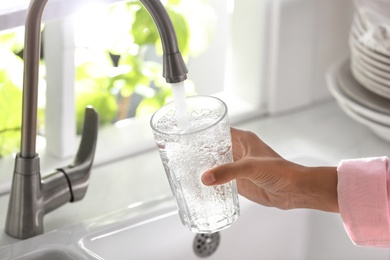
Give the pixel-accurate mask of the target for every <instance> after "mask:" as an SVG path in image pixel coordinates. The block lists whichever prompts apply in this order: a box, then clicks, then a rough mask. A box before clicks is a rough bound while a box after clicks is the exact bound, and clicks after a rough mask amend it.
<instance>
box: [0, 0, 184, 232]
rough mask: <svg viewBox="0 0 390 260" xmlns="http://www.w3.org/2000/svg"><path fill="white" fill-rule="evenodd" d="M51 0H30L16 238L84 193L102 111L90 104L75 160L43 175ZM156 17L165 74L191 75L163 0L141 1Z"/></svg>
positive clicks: (12, 221)
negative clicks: (46, 17)
mask: <svg viewBox="0 0 390 260" xmlns="http://www.w3.org/2000/svg"><path fill="white" fill-rule="evenodd" d="M47 2H48V0H31V2H30V5H29V8H28V10H27V16H26V21H25V49H24V74H23V109H22V135H21V146H20V153H19V154H18V155H17V157H16V160H15V170H14V174H13V180H12V189H11V194H10V200H9V205H8V213H7V220H6V227H5V231H6V233H7V234H9V235H10V236H12V237H15V238H21V239H25V238H29V237H32V236H36V235H39V234H42V233H43V216H44V215H45V214H46V213H48V212H50V211H52V210H54V209H56V208H58V207H59V206H61V205H63V204H65V203H66V202H73V201H77V200H80V199H82V198H83V197H84V195H85V193H86V190H87V187H88V179H89V175H90V169H91V166H92V163H93V159H94V154H95V148H96V140H97V128H98V115H97V113H96V111H95V110H94V109H93V108H87V109H86V112H85V123H84V130H83V134H82V139H81V143H80V146H79V150H78V152H77V155H76V158H75V160H74V163H73V164H72V165H70V166H67V167H63V168H59V169H57V170H55V171H54V172H53V173H51V174H48V175H46V176H45V177H44V178H41V174H40V164H39V156H38V154H37V153H36V135H37V114H38V113H37V110H38V105H37V103H38V78H39V77H38V75H39V59H40V42H41V22H42V15H43V12H44V9H45V6H46V4H47ZM140 2H141V3H142V4H143V5H144V6H145V7H146V9H147V10H148V12H149V13H150V15H151V16H152V18H153V21H154V22H155V24H156V26H157V29H158V31H159V34H160V37H161V41H162V45H163V52H164V55H163V76H164V77H165V79H166V81H167V82H168V83H177V82H181V81H184V80H185V79H186V78H187V73H188V70H187V68H186V66H185V63H184V61H183V58H182V56H181V54H180V51H179V48H178V43H177V38H176V33H175V30H174V27H173V25H172V22H171V19H170V18H169V15H168V13H167V12H166V10H165V8H164V6H163V5H162V4H161V2H160V0H140Z"/></svg>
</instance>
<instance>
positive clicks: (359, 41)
mask: <svg viewBox="0 0 390 260" xmlns="http://www.w3.org/2000/svg"><path fill="white" fill-rule="evenodd" d="M389 8H390V6H389ZM389 28H390V25H389ZM389 28H387V27H386V26H383V27H378V28H373V27H372V25H370V24H369V21H368V20H367V19H365V17H364V16H363V15H362V13H356V15H355V19H354V22H353V24H352V27H351V33H350V38H349V44H350V49H351V69H352V73H353V75H354V77H355V78H356V80H357V81H359V82H360V83H361V84H362V86H364V87H365V88H367V89H368V90H370V91H372V92H374V93H376V94H378V95H380V96H383V97H386V98H389V99H390V44H389V46H387V45H386V44H387V42H386V40H387V38H388V41H389V42H390V29H389ZM378 33H379V34H381V35H379V36H377V35H375V34H378ZM380 37H382V38H383V39H380ZM376 40H377V42H375V41H376ZM387 48H388V49H387Z"/></svg>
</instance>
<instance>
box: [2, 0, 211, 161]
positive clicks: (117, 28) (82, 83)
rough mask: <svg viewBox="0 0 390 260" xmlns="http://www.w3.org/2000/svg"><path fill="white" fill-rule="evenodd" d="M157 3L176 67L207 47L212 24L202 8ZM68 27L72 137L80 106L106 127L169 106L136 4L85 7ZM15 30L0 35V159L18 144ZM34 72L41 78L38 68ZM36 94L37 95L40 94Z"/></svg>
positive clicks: (152, 36) (151, 37)
mask: <svg viewBox="0 0 390 260" xmlns="http://www.w3.org/2000/svg"><path fill="white" fill-rule="evenodd" d="M163 3H164V5H165V8H166V9H167V12H168V13H169V15H170V17H171V19H172V22H173V24H174V27H175V30H176V35H177V38H178V43H179V48H180V51H181V53H182V55H183V57H184V59H185V60H188V59H189V58H190V57H191V56H196V55H198V54H199V53H201V52H202V51H203V50H204V49H205V48H206V46H207V44H208V42H209V41H210V38H211V37H210V36H211V31H212V25H213V23H214V19H215V17H214V14H213V12H212V9H211V7H210V6H209V5H208V3H207V0H198V1H184V0H183V1H182V0H166V1H165V2H164V1H163ZM199 14H202V15H199ZM74 19H75V24H76V25H77V26H75V40H76V46H77V47H76V52H75V66H76V82H75V91H76V116H77V132H78V133H80V132H81V129H82V121H83V116H84V109H85V107H86V106H87V105H92V106H93V107H94V108H95V109H96V110H97V111H98V112H99V116H100V124H101V125H106V124H111V123H113V122H116V121H118V120H122V119H125V118H128V117H132V116H141V115H145V114H151V113H152V112H154V111H155V110H157V109H158V108H159V107H161V106H162V105H163V104H164V103H166V102H167V101H169V100H170V99H171V96H172V92H171V88H170V87H169V86H168V84H166V83H165V80H164V79H163V78H162V62H161V61H162V59H161V55H162V46H161V40H160V37H159V34H158V31H157V28H156V26H155V24H154V22H153V20H152V18H151V17H150V15H149V13H148V12H147V11H146V9H145V8H144V7H143V6H142V4H141V3H140V2H139V1H138V0H130V1H127V2H120V3H118V4H115V5H111V6H110V7H109V8H107V6H104V5H101V6H100V5H97V6H90V7H88V9H87V10H86V11H80V12H79V13H78V14H76V15H75V17H74ZM21 29H22V30H15V31H13V32H8V33H2V34H1V35H0V57H1V59H0V157H2V156H4V155H6V154H9V153H11V152H12V151H16V150H17V149H18V147H19V143H20V128H21V110H22V105H21V102H22V101H21V100H22V90H21V89H22V75H23V61H22V59H21V58H20V56H21V53H22V51H23V34H24V30H23V28H21ZM40 71H41V72H43V73H44V67H42V66H41V70H40ZM187 82H188V80H187ZM41 85H42V86H41ZM187 85H188V86H189V89H188V90H187V92H193V89H191V88H190V87H191V84H190V83H189V84H187ZM40 88H45V82H44V80H41V81H40ZM39 94H40V95H44V90H40V92H39ZM43 99H44V98H43ZM134 100H138V101H137V102H136V103H134ZM43 107H44V104H41V106H40V108H39V115H38V123H39V127H41V126H42V122H43V121H44V120H43V118H44V112H43Z"/></svg>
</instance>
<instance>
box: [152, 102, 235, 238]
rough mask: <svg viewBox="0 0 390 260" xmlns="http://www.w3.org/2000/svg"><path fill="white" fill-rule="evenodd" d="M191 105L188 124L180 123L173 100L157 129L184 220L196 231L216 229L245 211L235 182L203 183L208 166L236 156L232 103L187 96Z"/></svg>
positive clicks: (160, 112) (157, 121)
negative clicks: (202, 178)
mask: <svg viewBox="0 0 390 260" xmlns="http://www.w3.org/2000/svg"><path fill="white" fill-rule="evenodd" d="M186 103H187V109H186V110H187V112H188V113H187V118H186V121H187V123H186V124H184V125H183V123H181V126H180V127H179V126H178V120H177V118H176V117H177V114H178V113H177V111H176V109H175V104H174V103H173V102H171V103H168V104H166V105H165V106H163V107H161V108H160V109H159V110H158V111H157V112H155V114H154V115H153V116H152V118H151V127H152V130H153V134H154V139H155V141H156V144H157V147H158V149H159V152H160V157H161V160H162V164H163V166H164V169H165V173H166V175H167V177H168V181H169V184H170V187H171V190H172V193H173V195H174V197H175V199H176V204H177V208H178V211H179V215H180V218H181V221H182V223H183V224H184V225H185V226H187V227H188V228H189V229H190V230H191V231H193V232H197V233H213V232H216V231H219V230H222V229H224V228H227V227H229V226H230V225H231V224H232V223H233V222H234V221H235V220H236V219H237V218H238V216H239V214H240V208H239V203H238V196H237V188H236V182H235V181H234V180H233V181H230V182H229V183H226V184H223V185H217V186H205V185H204V184H203V183H202V181H201V175H202V174H203V173H204V172H205V171H206V170H208V169H210V168H213V167H215V166H218V165H221V164H224V163H229V162H232V160H233V156H232V143H231V134H230V124H229V118H228V111H227V106H226V104H225V103H224V102H223V101H222V100H220V99H218V98H215V97H211V96H191V97H187V98H186ZM182 112H183V111H181V113H179V114H183V113H182ZM182 119H183V118H182ZM179 121H180V119H179ZM181 121H182V120H181Z"/></svg>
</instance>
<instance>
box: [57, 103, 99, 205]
mask: <svg viewBox="0 0 390 260" xmlns="http://www.w3.org/2000/svg"><path fill="white" fill-rule="evenodd" d="M98 126H99V116H98V113H97V112H96V110H95V109H94V108H92V107H91V106H88V107H86V109H85V116H84V126H83V133H82V135H81V141H80V145H79V149H78V151H77V154H76V157H75V159H74V161H73V163H72V164H71V165H69V166H66V167H63V168H60V169H58V170H59V171H61V172H63V173H64V174H65V176H66V178H67V180H68V183H69V188H70V192H71V199H70V202H73V201H78V200H81V199H82V198H83V197H84V195H85V193H86V192H87V188H88V179H89V175H90V171H91V167H92V163H93V159H94V156H95V150H96V142H97V136H98Z"/></svg>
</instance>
